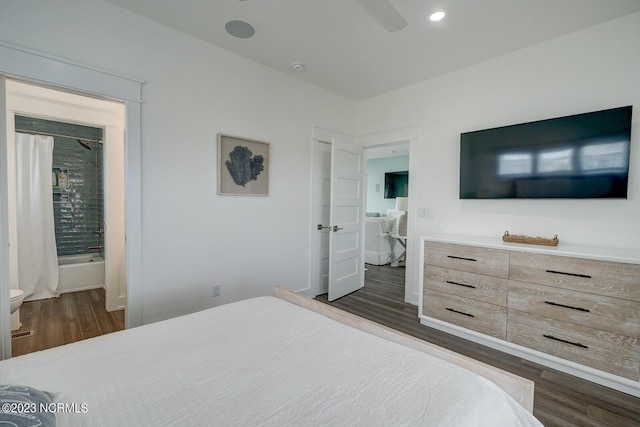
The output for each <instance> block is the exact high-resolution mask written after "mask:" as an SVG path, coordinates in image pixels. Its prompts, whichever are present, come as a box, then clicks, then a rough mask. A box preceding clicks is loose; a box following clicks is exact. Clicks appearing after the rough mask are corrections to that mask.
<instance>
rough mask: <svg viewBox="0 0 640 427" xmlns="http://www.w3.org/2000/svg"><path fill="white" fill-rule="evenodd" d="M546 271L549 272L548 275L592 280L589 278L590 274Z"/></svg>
mask: <svg viewBox="0 0 640 427" xmlns="http://www.w3.org/2000/svg"><path fill="white" fill-rule="evenodd" d="M546 271H547V273H553V274H564V275H565V276H574V277H584V278H587V279H591V276H589V275H588V274H580V273H565V272H564V271H556V270H546Z"/></svg>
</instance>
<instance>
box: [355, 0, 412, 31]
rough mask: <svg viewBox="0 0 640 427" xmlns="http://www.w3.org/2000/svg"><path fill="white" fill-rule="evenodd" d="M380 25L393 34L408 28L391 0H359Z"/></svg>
mask: <svg viewBox="0 0 640 427" xmlns="http://www.w3.org/2000/svg"><path fill="white" fill-rule="evenodd" d="M357 1H358V3H360V6H362V7H363V8H364V10H366V11H367V12H368V13H369V15H371V16H372V17H373V19H375V20H376V21H377V22H378V24H380V25H382V26H383V27H384V28H386V30H387V31H390V32H392V33H394V32H396V31H400V30H401V29H403V28H404V27H406V26H407V21H406V20H405V19H404V18H403V17H402V15H400V12H398V10H397V9H396V8H395V7H394V6H393V5H392V4H391V3H389V0H357Z"/></svg>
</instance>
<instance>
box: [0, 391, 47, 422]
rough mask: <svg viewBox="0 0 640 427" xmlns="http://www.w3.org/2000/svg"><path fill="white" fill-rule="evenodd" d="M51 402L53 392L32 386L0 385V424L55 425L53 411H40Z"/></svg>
mask: <svg viewBox="0 0 640 427" xmlns="http://www.w3.org/2000/svg"><path fill="white" fill-rule="evenodd" d="M49 403H53V394H52V393H49V392H46V391H42V390H37V389H35V388H32V387H25V386H19V385H0V425H4V424H5V423H7V424H8V425H15V426H17V427H37V426H44V427H49V426H55V425H56V416H55V414H54V413H53V412H47V411H44V412H42V411H40V409H41V404H42V406H46V405H48V404H49Z"/></svg>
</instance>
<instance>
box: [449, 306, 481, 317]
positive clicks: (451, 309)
mask: <svg viewBox="0 0 640 427" xmlns="http://www.w3.org/2000/svg"><path fill="white" fill-rule="evenodd" d="M445 308H446V309H447V310H449V311H452V312H454V313H458V314H462V315H463V316H469V317H476V316H474V315H473V314H469V313H465V312H463V311H458V310H454V309H453V308H449V307H445Z"/></svg>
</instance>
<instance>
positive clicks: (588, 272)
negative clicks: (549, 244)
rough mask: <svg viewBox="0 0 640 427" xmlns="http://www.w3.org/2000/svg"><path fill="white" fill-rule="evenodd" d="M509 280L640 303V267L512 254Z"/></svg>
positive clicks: (539, 255)
mask: <svg viewBox="0 0 640 427" xmlns="http://www.w3.org/2000/svg"><path fill="white" fill-rule="evenodd" d="M509 278H510V279H513V280H518V281H521V282H529V283H537V284H540V285H547V286H553V287H556V288H562V289H572V290H574V291H580V292H588V293H592V294H597V295H604V296H609V297H614V298H622V299H627V300H634V301H640V279H639V278H640V265H638V264H626V263H620V262H611V261H598V260H590V259H582V258H571V257H565V256H556V255H544V254H532V253H527V252H518V251H513V252H511V256H510V261H509Z"/></svg>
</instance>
